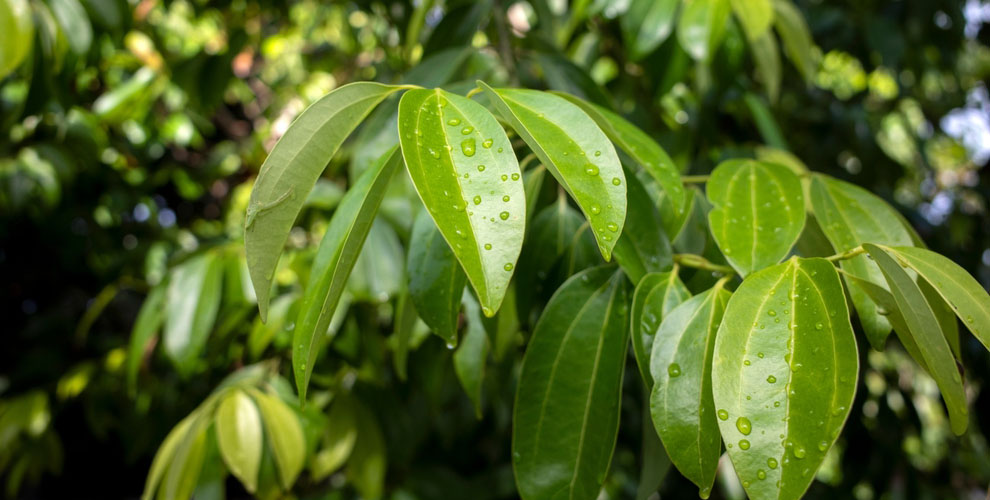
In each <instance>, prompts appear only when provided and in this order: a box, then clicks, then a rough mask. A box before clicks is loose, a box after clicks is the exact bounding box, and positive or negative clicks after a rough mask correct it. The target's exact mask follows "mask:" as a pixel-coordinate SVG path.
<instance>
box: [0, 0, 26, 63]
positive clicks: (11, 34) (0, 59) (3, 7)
mask: <svg viewBox="0 0 990 500" xmlns="http://www.w3.org/2000/svg"><path fill="white" fill-rule="evenodd" d="M0 33H3V36H0V79H2V78H3V77H5V76H7V75H8V74H9V73H10V72H11V71H13V70H14V69H15V68H17V66H19V65H20V64H21V61H23V60H24V58H25V57H26V56H27V55H28V54H29V53H30V52H31V46H32V45H33V42H34V20H33V19H32V16H31V5H30V3H29V2H28V0H4V1H3V2H0Z"/></svg>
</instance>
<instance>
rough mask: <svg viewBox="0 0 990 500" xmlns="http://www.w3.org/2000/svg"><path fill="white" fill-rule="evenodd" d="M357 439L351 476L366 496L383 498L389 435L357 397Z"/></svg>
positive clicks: (364, 496) (352, 454)
mask: <svg viewBox="0 0 990 500" xmlns="http://www.w3.org/2000/svg"><path fill="white" fill-rule="evenodd" d="M354 403H355V408H354V414H355V418H356V421H357V441H356V442H355V443H354V450H353V451H352V452H351V457H350V459H349V460H348V465H347V477H348V479H350V481H351V483H353V484H354V487H355V488H356V489H357V490H358V493H360V494H361V497H362V498H366V499H369V500H374V499H378V498H381V496H382V490H383V489H384V488H385V468H386V461H385V458H386V455H385V451H386V450H385V438H384V436H382V430H381V427H379V425H378V419H377V418H375V415H374V414H373V413H371V411H369V410H368V409H367V408H366V407H365V406H364V405H362V404H360V403H359V402H358V401H357V400H354Z"/></svg>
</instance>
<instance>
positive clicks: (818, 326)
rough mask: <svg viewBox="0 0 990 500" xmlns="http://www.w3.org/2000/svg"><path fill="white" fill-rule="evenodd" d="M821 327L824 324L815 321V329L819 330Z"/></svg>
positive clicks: (823, 326)
mask: <svg viewBox="0 0 990 500" xmlns="http://www.w3.org/2000/svg"><path fill="white" fill-rule="evenodd" d="M822 328H825V325H823V324H821V323H815V330H821V329H822Z"/></svg>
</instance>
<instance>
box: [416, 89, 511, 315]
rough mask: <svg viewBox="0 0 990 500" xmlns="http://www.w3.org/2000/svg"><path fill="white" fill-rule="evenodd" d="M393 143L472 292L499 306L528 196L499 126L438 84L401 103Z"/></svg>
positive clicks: (484, 304)
mask: <svg viewBox="0 0 990 500" xmlns="http://www.w3.org/2000/svg"><path fill="white" fill-rule="evenodd" d="M399 142H400V144H402V155H403V157H404V158H405V160H406V168H407V169H408V170H409V176H410V177H411V178H412V181H413V184H414V185H415V186H416V191H417V192H418V193H419V196H420V198H421V199H422V200H423V204H424V205H426V208H427V209H428V211H429V213H430V215H431V216H432V217H433V220H434V222H436V225H437V228H439V230H440V233H441V234H443V237H444V239H446V240H447V243H448V244H449V245H450V249H451V250H453V252H454V255H455V256H456V257H457V260H458V261H460V263H461V267H462V268H463V269H464V272H465V273H466V274H467V277H468V280H469V281H470V282H471V285H472V287H473V288H474V290H475V291H476V292H477V294H478V299H479V301H480V302H481V308H482V311H484V313H485V315H486V316H492V315H494V314H495V312H496V311H498V308H499V306H500V305H501V303H502V299H503V297H504V296H505V290H506V287H507V286H508V284H509V279H510V278H511V277H512V269H513V268H514V267H515V265H516V260H517V259H518V258H519V251H520V250H521V249H522V241H523V234H524V232H525V225H526V196H525V193H524V192H523V183H522V178H521V177H522V176H521V173H520V171H519V163H518V162H517V161H516V157H515V155H514V154H513V151H512V145H511V144H510V143H509V139H508V137H507V136H506V135H505V131H504V130H503V129H502V127H501V126H500V125H499V124H498V121H497V120H495V117H494V116H492V115H491V113H489V112H488V110H486V109H485V108H484V107H483V106H481V105H480V104H478V103H476V102H474V101H472V100H470V99H467V98H464V97H461V96H459V95H456V94H452V93H449V92H446V91H444V90H440V89H436V90H412V91H409V92H407V93H406V94H405V95H403V96H402V100H401V101H400V102H399Z"/></svg>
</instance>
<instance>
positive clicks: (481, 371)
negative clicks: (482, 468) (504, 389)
mask: <svg viewBox="0 0 990 500" xmlns="http://www.w3.org/2000/svg"><path fill="white" fill-rule="evenodd" d="M464 316H465V318H466V320H467V331H466V332H465V333H464V341H463V342H461V345H460V347H458V348H457V350H456V351H455V352H454V372H456V373H457V380H459V381H460V382H461V387H463V388H464V392H466V393H467V395H468V397H469V398H471V403H472V404H474V413H475V415H476V416H477V417H478V418H479V419H480V418H481V383H482V381H483V380H484V378H485V361H487V359H488V350H489V345H488V334H487V333H486V332H485V325H484V323H482V321H481V312H480V311H479V310H478V302H477V301H476V300H475V299H474V296H472V295H471V292H468V291H466V290H465V291H464Z"/></svg>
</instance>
